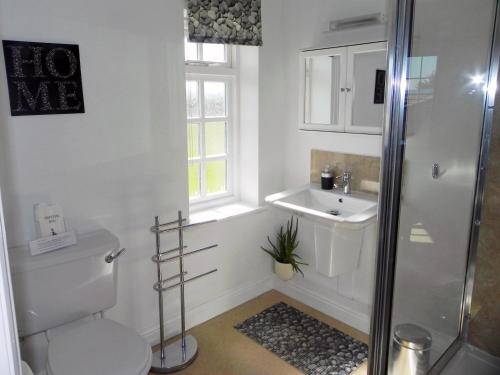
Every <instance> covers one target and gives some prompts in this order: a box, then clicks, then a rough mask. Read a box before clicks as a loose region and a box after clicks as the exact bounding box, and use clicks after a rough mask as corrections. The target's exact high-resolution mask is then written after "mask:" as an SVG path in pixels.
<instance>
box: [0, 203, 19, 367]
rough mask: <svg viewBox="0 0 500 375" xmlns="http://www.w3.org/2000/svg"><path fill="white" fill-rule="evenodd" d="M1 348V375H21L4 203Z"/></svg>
mask: <svg viewBox="0 0 500 375" xmlns="http://www.w3.org/2000/svg"><path fill="white" fill-rule="evenodd" d="M0 347H1V348H2V350H0V373H1V374H5V375H20V368H19V364H20V357H19V343H18V337H17V324H16V320H15V316H14V300H13V295H12V285H11V278H10V270H9V254H8V251H7V241H6V240H5V226H4V217H3V207H2V202H0Z"/></svg>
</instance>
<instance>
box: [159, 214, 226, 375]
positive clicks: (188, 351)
mask: <svg viewBox="0 0 500 375" xmlns="http://www.w3.org/2000/svg"><path fill="white" fill-rule="evenodd" d="M215 221H216V220H210V221H205V222H201V223H192V224H187V221H186V219H185V218H183V217H182V211H178V218H177V220H174V221H170V222H168V223H164V224H160V219H159V217H158V216H156V217H155V223H154V225H153V226H152V227H151V232H153V233H155V236H156V254H155V255H154V256H153V257H152V258H151V259H152V261H153V262H154V263H156V272H157V276H158V282H156V283H155V284H154V285H153V289H154V290H155V291H157V292H158V305H159V313H160V351H158V352H155V353H153V361H152V366H151V371H153V372H157V373H170V372H175V371H180V370H182V369H185V368H186V367H188V366H189V365H190V364H191V363H193V361H194V360H195V359H196V356H197V355H198V342H197V341H196V339H195V338H194V337H193V336H191V335H188V336H186V307H185V301H184V285H185V284H186V283H188V282H190V281H194V280H197V279H199V278H202V277H204V276H207V275H210V274H212V273H214V272H217V269H216V268H215V269H213V270H211V271H208V272H205V273H202V274H200V275H197V276H194V277H191V278H189V279H186V278H185V276H186V274H187V272H186V271H185V270H184V257H186V256H190V255H194V254H199V253H201V252H203V251H206V250H210V249H213V248H215V247H217V246H218V245H210V246H206V247H202V248H200V249H197V250H193V251H190V252H187V253H184V250H185V249H186V248H187V246H185V245H184V230H185V229H187V228H192V227H194V226H199V225H203V224H208V223H213V222H215ZM174 231H177V233H178V236H179V246H178V247H176V248H174V249H170V250H166V251H163V252H162V250H161V244H160V236H161V234H162V233H168V232H174ZM176 260H178V261H179V273H178V274H176V275H174V276H171V277H166V278H164V277H163V274H162V269H161V266H162V264H163V263H168V262H171V261H176ZM174 280H179V281H178V282H177V283H175V284H172V285H168V283H169V282H171V281H174ZM177 287H179V288H180V297H181V338H180V339H179V340H177V341H175V342H173V343H172V344H169V345H165V324H164V317H163V292H165V291H167V290H170V289H173V288H177Z"/></svg>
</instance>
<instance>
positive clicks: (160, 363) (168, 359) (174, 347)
mask: <svg viewBox="0 0 500 375" xmlns="http://www.w3.org/2000/svg"><path fill="white" fill-rule="evenodd" d="M164 353H165V357H164V359H163V360H162V359H161V354H160V352H159V351H158V352H155V353H153V361H152V363H151V371H153V372H157V373H160V374H167V373H170V372H176V371H180V370H183V369H185V368H186V367H188V366H189V365H190V364H191V363H193V361H194V360H195V359H196V356H197V355H198V342H197V341H196V339H195V338H194V337H193V336H191V335H188V336H186V348H185V350H182V345H181V339H179V340H177V341H175V342H173V343H172V344H170V345H167V346H166V347H165V349H164Z"/></svg>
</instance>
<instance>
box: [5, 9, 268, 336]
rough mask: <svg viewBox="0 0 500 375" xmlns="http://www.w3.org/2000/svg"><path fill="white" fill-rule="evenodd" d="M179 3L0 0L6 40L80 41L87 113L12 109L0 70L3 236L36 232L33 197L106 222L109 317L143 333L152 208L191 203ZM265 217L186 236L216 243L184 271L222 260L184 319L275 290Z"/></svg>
mask: <svg viewBox="0 0 500 375" xmlns="http://www.w3.org/2000/svg"><path fill="white" fill-rule="evenodd" d="M182 8H183V1H182V0H167V1H165V0H149V1H148V2H147V4H145V3H144V2H140V1H133V0H108V1H105V2H103V1H99V0H89V1H85V2H81V1H75V0H73V1H67V0H47V1H43V2H40V1H37V0H0V36H1V38H2V39H13V40H29V41H40V42H61V43H76V44H78V45H79V47H80V57H81V66H82V80H83V88H84V97H85V107H86V113H85V114H73V115H52V116H24V117H11V116H10V115H9V113H10V111H9V99H8V93H7V86H6V79H5V74H0V142H1V144H0V153H1V154H0V159H1V160H2V164H1V170H0V177H1V183H2V187H3V188H4V194H3V201H4V202H5V217H6V228H7V230H6V232H7V240H8V243H9V246H10V247H13V246H16V245H23V244H26V243H27V242H28V241H29V240H31V239H34V238H35V230H34V224H33V212H32V210H33V205H34V204H35V203H37V202H54V203H58V204H60V205H61V206H62V207H63V210H64V212H65V216H66V218H67V222H68V223H69V224H70V225H71V226H72V227H73V228H75V229H76V230H77V231H79V232H85V231H90V230H92V229H94V228H97V227H105V228H107V229H109V230H111V231H112V232H113V233H115V234H116V235H117V236H118V237H119V238H120V241H121V244H122V246H124V247H126V248H127V250H128V251H127V253H126V254H125V255H124V256H123V258H121V261H120V263H119V290H118V303H117V305H116V306H115V307H114V308H113V309H111V311H109V312H108V315H109V316H110V317H111V318H114V319H116V320H118V321H120V322H122V323H124V324H127V325H129V326H131V327H134V328H135V329H137V330H138V331H139V332H141V333H143V334H144V335H146V337H147V338H148V339H149V340H150V341H151V342H157V341H158V340H159V336H158V316H157V314H158V313H157V311H158V310H157V295H156V294H155V292H154V291H153V289H152V285H153V282H154V278H155V272H154V264H153V263H152V262H151V260H150V257H151V255H152V254H153V251H154V237H153V235H152V234H151V233H150V232H149V230H148V228H149V227H150V226H151V225H152V222H153V216H154V215H157V214H158V215H161V217H162V218H163V219H164V220H171V219H173V218H175V217H176V210H177V209H182V210H183V211H184V212H186V213H187V208H188V193H187V173H186V170H187V168H186V167H187V161H186V154H187V151H186V130H185V109H184V108H185V99H184V94H183V93H184V61H183V59H184V51H183V17H182ZM0 61H1V62H0V64H1V65H0V70H1V71H4V69H5V67H4V63H3V58H0ZM270 222H271V219H270V217H269V214H268V212H266V211H259V212H257V213H254V214H250V215H245V216H241V217H238V218H233V219H228V220H225V221H222V222H219V223H216V224H211V225H210V226H209V227H208V228H200V229H196V230H193V231H192V232H191V233H190V234H189V235H188V236H187V239H186V241H187V244H188V245H191V246H192V248H194V247H196V246H201V245H206V244H210V243H219V244H220V247H219V248H217V249H216V250H213V251H211V252H209V253H206V254H201V255H199V256H198V257H193V258H191V259H188V260H187V270H188V272H189V274H190V275H195V274H197V273H198V272H202V271H205V270H208V269H210V268H212V267H217V268H218V269H219V272H218V273H216V274H214V275H211V276H210V277H209V279H206V280H205V281H200V282H195V283H193V284H192V285H189V286H188V287H187V291H186V296H187V307H188V324H189V325H191V324H194V323H199V322H201V321H203V320H206V319H208V318H210V317H212V316H214V315H215V314H219V313H221V312H223V311H225V310H227V309H229V308H231V307H234V306H235V305H237V304H239V303H242V302H244V301H245V300H246V299H249V298H252V297H254V296H256V295H258V294H260V293H262V292H264V291H266V290H268V289H270V288H271V276H272V270H271V262H270V260H269V259H268V257H267V256H266V255H265V254H264V253H263V252H262V251H260V250H259V244H260V242H261V239H262V238H265V235H266V234H267V233H269V232H270V231H272V229H273V228H271V227H270V225H269V223H270ZM174 243H175V236H173V237H172V236H165V248H167V247H169V246H170V247H173V246H174ZM172 267H175V265H172ZM167 272H172V273H173V272H175V271H174V269H172V268H170V269H167ZM165 315H166V318H167V320H168V322H169V323H168V325H167V328H168V330H169V332H170V333H173V332H176V331H178V328H179V324H178V316H179V307H178V298H176V296H175V294H174V293H172V294H168V295H167V298H166V313H165Z"/></svg>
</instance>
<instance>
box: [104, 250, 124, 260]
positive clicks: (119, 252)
mask: <svg viewBox="0 0 500 375" xmlns="http://www.w3.org/2000/svg"><path fill="white" fill-rule="evenodd" d="M125 250H126V249H125V248H124V247H123V248H121V249H120V250H118V251H117V253H116V254H114V251H113V252H111V254H108V255H106V257H105V258H104V260H105V261H106V263H112V262H113V261H114V260H115V259H116V258H118V257H119V256H120V255H122V254H123V253H124V252H125Z"/></svg>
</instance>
